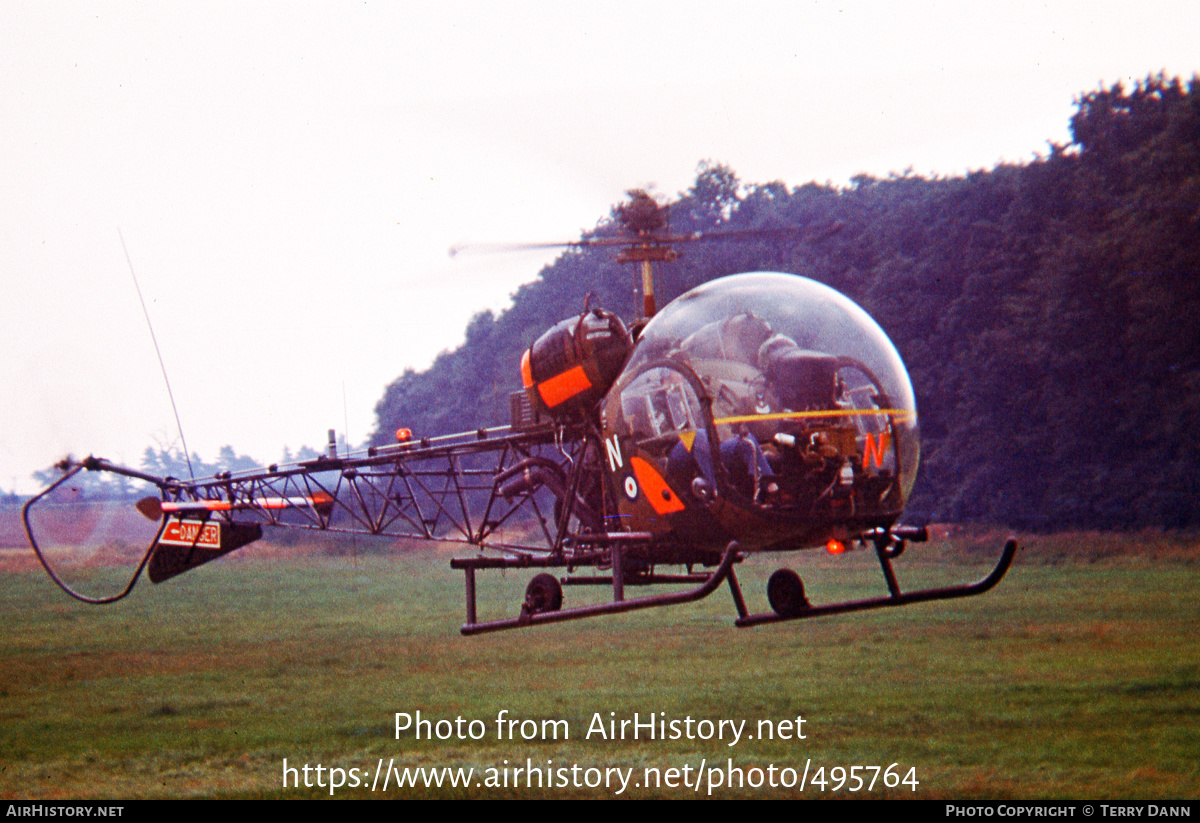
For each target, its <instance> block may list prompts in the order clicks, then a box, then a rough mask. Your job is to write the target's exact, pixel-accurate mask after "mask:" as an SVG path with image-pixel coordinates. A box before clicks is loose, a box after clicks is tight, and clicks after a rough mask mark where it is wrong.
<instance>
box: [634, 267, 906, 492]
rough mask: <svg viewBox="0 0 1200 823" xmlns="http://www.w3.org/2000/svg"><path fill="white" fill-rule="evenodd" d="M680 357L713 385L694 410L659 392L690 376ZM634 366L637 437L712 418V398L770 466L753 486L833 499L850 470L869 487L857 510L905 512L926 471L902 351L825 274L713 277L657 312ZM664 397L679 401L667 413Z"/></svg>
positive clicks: (728, 432) (726, 429)
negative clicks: (920, 472)
mask: <svg viewBox="0 0 1200 823" xmlns="http://www.w3.org/2000/svg"><path fill="white" fill-rule="evenodd" d="M672 363H674V364H678V365H677V366H672V365H670V364H672ZM675 368H678V369H679V370H681V371H689V370H690V372H691V373H692V374H693V375H694V378H695V379H694V381H692V380H689V382H694V384H695V386H696V388H697V389H700V388H702V389H703V391H702V392H697V393H696V399H695V400H694V401H693V402H690V403H688V404H687V405H688V406H690V407H691V411H690V412H689V411H688V410H687V409H686V408H684V407H683V404H682V403H681V402H680V401H679V400H675V401H674V405H673V406H672V402H671V400H670V398H669V397H668V398H667V399H666V400H665V401H663V402H659V401H657V400H656V399H655V398H654V397H652V395H654V393H655V392H658V393H660V394H661V393H662V392H663V391H664V390H665V389H666V388H669V384H672V383H678V382H679V381H678V380H675V379H674V378H672V376H671V375H670V374H668V373H667V372H669V371H671V370H672V369H675ZM664 370H665V371H664ZM623 375H624V376H623V378H622V379H621V380H620V381H619V382H618V385H617V386H616V387H615V388H616V390H617V392H618V393H619V395H620V405H616V404H614V405H613V406H612V407H611V408H612V411H613V413H614V416H616V417H618V418H621V421H620V422H619V423H618V428H623V429H625V430H626V432H628V433H629V434H631V435H632V436H635V437H654V436H658V437H662V436H663V435H665V434H668V433H670V431H671V430H674V431H683V430H684V428H685V427H688V426H691V427H695V428H700V429H703V428H706V426H704V425H700V421H699V420H696V419H695V418H696V417H701V418H703V417H704V412H701V411H699V408H698V407H705V406H706V405H707V408H708V409H710V410H711V415H712V417H711V418H710V420H709V421H708V422H709V425H710V426H711V428H708V431H710V432H712V436H714V437H716V438H717V440H719V441H720V443H721V449H722V450H728V451H731V450H732V447H729V446H728V444H729V442H730V441H731V440H732V439H734V438H740V439H741V440H742V441H744V442H748V443H750V445H749V446H744V445H743V446H740V447H739V448H740V449H741V450H742V451H743V452H745V454H744V455H743V458H742V462H743V463H754V462H756V461H757V463H758V464H760V466H761V468H760V469H753V473H754V478H755V480H754V485H753V495H755V496H759V497H761V495H764V494H765V492H763V491H762V489H766V488H777V487H780V486H782V487H783V488H784V489H785V490H786V489H793V490H794V491H793V492H792V493H786V492H785V493H784V494H782V495H780V497H781V498H783V499H785V500H787V501H788V502H787V503H786V504H782V503H780V504H776V505H777V507H778V508H780V509H783V508H789V509H791V510H792V511H793V512H794V513H802V512H805V511H808V510H810V508H811V507H813V506H816V505H817V502H818V501H821V505H827V506H832V505H833V504H832V503H830V502H829V498H831V497H833V496H834V494H833V493H832V492H831V491H830V489H831V488H832V489H833V490H834V491H836V490H837V488H839V486H838V484H839V483H840V484H841V486H842V487H844V488H845V490H846V496H847V498H848V499H850V500H852V501H853V500H855V499H859V502H857V503H855V502H850V503H846V504H845V505H846V506H848V507H850V508H854V509H855V510H856V513H858V514H866V513H867V510H873V511H874V512H875V513H877V514H879V515H884V514H885V512H892V513H894V514H895V515H898V514H899V510H900V509H901V508H902V507H903V504H904V501H906V500H907V498H908V494H909V492H910V490H911V488H912V484H913V482H914V480H915V478H916V470H917V464H918V462H919V445H918V433H917V410H916V402H915V399H914V397H913V390H912V384H911V382H910V380H909V377H908V373H907V371H906V370H905V367H904V364H903V362H902V361H901V359H900V355H899V354H898V353H897V351H896V348H895V347H894V346H893V345H892V343H891V341H890V340H889V339H888V337H887V335H886V334H885V333H884V332H883V330H882V329H881V328H880V327H879V325H878V324H877V323H876V322H875V321H874V320H873V319H871V317H870V315H868V314H867V313H866V312H865V311H864V310H863V309H862V308H861V307H859V306H858V305H857V304H856V303H854V302H853V301H852V300H850V299H849V298H848V297H846V296H845V295H843V294H840V293H839V292H837V291H835V290H834V289H832V288H829V287H828V286H825V285H823V284H821V283H817V282H816V281H814V280H810V279H808V278H805V277H799V276H797V275H791V274H782V273H778V272H754V273H749V274H740V275H733V276H730V277H725V278H721V279H718V280H713V281H710V282H708V283H706V284H704V285H702V286H699V287H697V288H695V289H693V290H691V291H689V292H687V293H686V294H684V295H683V296H681V297H679V298H677V299H676V300H674V301H672V302H671V303H670V305H668V306H667V307H666V308H665V309H664V310H663V311H662V312H661V313H660V314H659V315H657V316H656V317H654V318H653V319H652V320H651V321H650V323H648V324H647V325H646V327H645V328H644V329H643V330H642V333H641V335H640V337H639V339H638V343H637V346H636V348H635V349H634V353H633V355H632V357H631V358H630V361H629V363H628V364H627V365H626V368H625V370H624V372H623ZM673 391H674V392H675V394H676V395H678V394H679V392H678V390H673ZM705 396H706V397H707V404H705V403H701V402H699V398H700V397H705ZM643 397H645V398H646V399H645V400H643V399H642V398H643ZM656 403H657V407H660V408H663V409H665V410H666V414H659V415H658V417H657V418H656V416H655V413H654V409H655V408H656V405H655V404H656ZM643 408H645V409H648V410H649V411H647V412H645V413H641V412H640V411H639V410H641V409H643ZM672 408H677V409H680V412H679V413H672ZM697 412H699V413H697ZM663 417H665V418H667V419H666V422H663V420H662V419H659V418H663ZM643 421H649V422H643ZM701 438H702V439H704V440H707V439H710V438H709V437H707V436H705V435H703V434H701ZM705 448H706V449H707V448H709V447H708V446H707V445H705ZM712 451H714V452H715V451H717V449H716V448H715V447H714V448H713V449H712ZM759 451H761V452H762V453H763V454H762V456H761V457H756V456H755V454H756V453H757V452H759ZM707 459H709V458H708V457H707V455H704V456H703V459H702V460H700V463H701V464H704V461H705V460H707ZM718 459H719V458H718ZM716 473H717V474H720V472H716ZM727 474H728V475H729V476H736V472H734V471H733V470H730V472H727ZM784 475H786V476H787V477H788V478H791V479H790V480H787V481H786V482H785V479H784ZM777 477H778V482H775V478H777ZM767 480H770V481H771V482H769V483H768V482H767ZM789 483H790V485H789ZM805 489H808V491H807V492H806V491H804V490H805ZM864 489H868V490H869V491H863V490H864ZM880 489H884V491H880ZM864 496H865V497H866V498H869V499H865V500H864V499H860V498H864ZM764 505H766V504H764Z"/></svg>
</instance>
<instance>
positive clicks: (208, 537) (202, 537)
mask: <svg viewBox="0 0 1200 823" xmlns="http://www.w3.org/2000/svg"><path fill="white" fill-rule="evenodd" d="M158 542H159V545H163V546H185V547H187V548H191V547H192V546H200V547H201V548H205V549H219V548H221V524H220V523H202V522H200V521H199V520H168V521H167V526H166V528H164V529H163V533H162V537H160V538H159V539H158Z"/></svg>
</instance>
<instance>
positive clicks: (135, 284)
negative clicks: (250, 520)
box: [117, 229, 196, 480]
mask: <svg viewBox="0 0 1200 823" xmlns="http://www.w3.org/2000/svg"><path fill="white" fill-rule="evenodd" d="M117 236H118V237H120V238H121V251H123V252H125V262H126V263H127V264H129V276H130V277H132V278H133V287H134V288H135V289H137V296H138V301H139V302H140V303H141V304H142V316H143V317H145V318H146V328H148V329H150V340H151V342H153V343H154V353H155V354H156V355H158V367H159V368H160V369H162V376H163V382H164V383H166V384H167V397H169V398H170V400H171V411H172V412H174V413H175V427H176V428H178V429H179V441H180V442H181V443H183V458H184V460H186V461H187V467H188V474H189V475H191V478H192V479H193V480H195V479H196V472H194V471H193V470H192V456H191V454H190V453H189V452H188V445H187V438H186V437H184V436H183V424H182V423H180V422H179V409H178V407H176V405H175V393H174V392H172V391H171V381H170V379H169V378H168V377H167V366H166V364H165V363H163V358H162V351H160V350H159V348H158V338H157V337H155V336H154V324H152V323H151V322H150V312H149V311H147V310H146V298H144V297H142V287H141V286H139V285H138V279H137V275H136V274H135V273H134V271H133V261H132V260H130V259H129V249H128V248H126V247H125V235H123V234H121V230H120V229H117Z"/></svg>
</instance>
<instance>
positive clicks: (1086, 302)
mask: <svg viewBox="0 0 1200 823" xmlns="http://www.w3.org/2000/svg"><path fill="white" fill-rule="evenodd" d="M1076 104H1077V111H1076V114H1075V115H1074V116H1073V117H1072V119H1071V129H1072V135H1073V142H1072V144H1071V145H1069V146H1057V145H1052V146H1050V150H1049V153H1048V155H1047V156H1044V157H1039V158H1037V159H1035V160H1033V161H1031V162H1029V163H1026V164H1022V165H1001V166H997V167H995V168H993V169H991V170H990V171H978V172H973V173H971V174H968V175H966V176H963V177H955V178H936V179H926V178H923V177H919V176H915V175H912V174H910V173H905V174H901V175H896V174H893V175H890V176H889V177H887V178H883V179H880V178H874V177H870V176H867V175H860V176H859V177H856V178H855V179H854V180H853V182H852V185H851V186H849V187H847V188H844V189H837V188H833V187H830V186H822V185H818V184H815V183H810V184H807V185H804V186H800V187H797V188H792V189H789V188H788V187H787V186H785V185H783V184H782V183H768V184H766V185H747V184H742V183H740V182H739V181H738V180H737V178H736V176H735V175H734V173H733V171H732V170H730V169H728V168H727V167H724V166H717V165H712V164H702V165H701V167H700V170H699V174H698V176H697V178H696V182H695V184H694V185H693V186H692V188H691V189H689V190H688V191H687V192H685V193H683V194H682V195H681V196H680V199H679V200H678V201H677V202H675V203H673V204H672V206H671V227H670V228H671V230H672V231H673V232H676V233H687V232H692V231H699V230H711V229H713V228H720V229H721V230H731V231H735V232H739V231H748V230H755V231H756V232H757V233H754V234H751V235H750V236H748V237H747V236H741V235H739V236H737V239H735V240H731V241H726V242H720V243H705V244H696V245H690V246H687V247H683V248H681V251H682V252H683V254H682V256H681V257H680V259H679V260H677V261H675V262H672V263H669V264H665V265H662V266H661V267H660V268H659V272H658V287H657V288H658V293H659V300H660V305H662V304H665V302H666V301H668V300H670V299H671V298H673V297H676V296H678V295H679V294H681V293H682V292H684V291H686V290H687V289H689V288H691V287H693V286H695V285H697V284H699V283H702V282H704V281H707V280H709V279H712V278H714V277H719V276H722V275H726V274H732V273H735V272H739V271H751V270H763V269H774V270H781V271H789V272H794V273H796V274H801V275H805V276H808V277H812V278H814V279H816V280H820V281H822V282H824V283H827V284H829V285H831V286H833V287H834V288H837V289H839V290H840V291H842V292H844V293H846V294H847V295H849V296H850V297H852V298H853V299H855V300H856V301H858V302H859V303H861V304H862V305H863V307H864V308H865V309H866V310H867V311H868V312H870V313H871V314H872V315H873V316H874V317H875V318H876V320H878V321H879V323H880V325H882V326H883V327H884V329H885V330H886V331H887V333H888V334H889V335H890V336H891V338H892V340H893V341H894V342H895V343H896V346H897V348H898V349H899V350H900V353H901V355H902V356H903V357H904V359H905V362H906V363H907V364H908V367H909V370H910V372H911V374H912V378H913V384H914V386H915V387H916V390H917V398H918V406H919V408H920V411H921V429H922V435H923V449H924V452H923V453H924V459H923V465H922V470H921V476H920V479H919V480H918V485H917V488H916V490H915V492H914V496H913V500H912V502H911V506H910V516H909V517H910V519H911V520H913V521H920V520H952V521H963V520H973V521H988V522H999V523H1006V524H1009V525H1013V526H1019V527H1023V528H1034V529H1054V528H1065V527H1100V528H1113V527H1146V526H1156V527H1167V528H1180V527H1196V526H1200V471H1198V469H1197V466H1198V465H1200V447H1198V446H1197V442H1196V440H1197V437H1200V84H1198V81H1197V80H1196V79H1193V80H1192V81H1191V82H1190V83H1188V84H1186V85H1185V84H1183V83H1181V82H1180V81H1179V80H1174V79H1167V78H1164V77H1162V76H1157V77H1150V78H1147V79H1146V80H1145V81H1142V82H1140V83H1138V84H1136V85H1135V86H1133V88H1131V89H1126V88H1124V87H1123V86H1121V85H1119V84H1118V85H1116V86H1113V87H1112V88H1109V89H1100V90H1098V91H1094V92H1091V93H1088V94H1086V95H1083V96H1081V97H1080V98H1079V99H1078V100H1077V101H1076ZM615 231H616V226H615V224H614V223H613V222H612V221H609V222H606V223H603V224H601V226H600V227H599V228H598V229H597V232H596V233H597V234H598V235H601V234H607V233H613V232H615ZM614 257H615V255H614V254H613V253H612V252H611V251H608V250H603V249H600V250H590V251H584V252H578V251H573V252H569V253H567V254H564V255H563V256H562V257H561V258H559V260H557V261H556V262H555V263H554V264H553V265H551V266H548V267H547V268H546V269H545V270H543V271H542V272H541V274H540V275H539V277H538V279H537V280H536V281H535V282H533V283H530V284H529V285H527V286H524V287H522V288H521V290H520V291H518V293H517V294H516V295H515V298H514V303H513V306H512V308H510V309H508V310H507V311H505V312H503V313H502V314H500V315H499V316H498V317H497V316H493V315H492V314H490V313H486V314H482V315H479V316H478V317H476V318H475V320H474V321H473V322H472V324H471V327H470V329H469V331H468V335H467V343H466V344H465V345H464V346H463V347H461V348H460V349H458V350H456V351H454V352H449V353H446V354H443V355H442V357H441V358H439V359H438V361H437V362H436V363H435V364H434V366H433V367H432V368H431V369H430V370H428V371H426V372H423V373H419V374H418V373H414V372H407V373H406V374H405V375H404V376H402V377H401V378H400V379H398V380H397V381H396V382H395V383H393V384H392V385H391V386H389V387H388V389H387V392H386V394H385V396H384V398H383V400H381V401H380V403H379V405H378V406H377V407H376V411H377V413H378V416H379V433H378V434H377V435H376V442H386V441H387V440H388V438H389V437H390V433H391V431H392V430H393V429H395V428H396V427H397V426H399V425H403V426H407V427H409V428H412V429H413V430H414V432H419V433H421V434H436V433H444V432H449V431H461V430H466V429H470V428H474V427H478V426H482V425H494V424H497V423H503V422H506V421H507V415H508V411H507V396H508V393H509V392H510V391H513V390H515V389H517V388H519V387H520V378H519V374H518V369H517V363H518V361H519V358H520V353H521V351H522V349H524V348H525V347H526V346H528V345H529V344H530V343H531V342H532V341H533V340H534V339H535V338H536V337H537V336H538V335H539V334H540V333H541V332H542V331H544V330H545V329H546V328H548V327H549V326H550V325H552V324H553V323H554V322H556V321H558V320H560V319H562V318H564V317H568V316H570V315H571V314H574V313H577V312H579V311H580V310H581V309H582V305H583V296H584V295H585V294H587V293H588V292H589V291H591V292H595V293H596V294H597V296H598V297H599V298H600V299H601V301H602V302H603V303H604V305H605V306H607V307H609V308H612V309H614V310H616V311H618V312H621V313H631V312H632V310H631V307H632V306H634V305H635V301H636V299H637V294H636V291H635V289H634V278H635V274H634V272H633V270H632V268H631V267H626V268H624V269H623V270H622V268H621V267H619V266H618V265H617V264H616V263H614V262H613V258H614Z"/></svg>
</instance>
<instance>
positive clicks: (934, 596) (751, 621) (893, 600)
mask: <svg viewBox="0 0 1200 823" xmlns="http://www.w3.org/2000/svg"><path fill="white" fill-rule="evenodd" d="M876 552H877V553H878V555H879V562H880V565H882V567H883V571H884V577H885V579H886V581H887V584H888V591H889V594H888V596H887V597H872V598H868V599H866V600H848V601H845V602H842V603H830V604H828V605H825V606H809V607H807V608H803V609H799V610H797V611H796V613H795V614H787V615H784V614H776V613H774V612H765V613H763V614H754V615H746V614H743V615H741V616H740V617H739V618H738V619H737V621H736V622H735V625H737V626H738V627H739V628H745V627H747V626H758V625H761V624H763V623H779V622H782V621H784V620H805V619H807V618H810V617H822V616H824V615H828V614H845V613H846V612H860V611H866V610H868V609H881V608H884V607H886V606H904V605H907V604H908V603H921V602H924V601H926V600H953V599H955V598H957V597H970V596H972V595H976V594H983V593H984V592H986V591H987V590H988V589H990V588H992V587H993V586H995V585H996V584H997V583H999V582H1000V579H1001V578H1002V577H1004V575H1005V573H1006V572H1007V571H1008V569H1009V567H1010V566H1011V565H1012V561H1013V558H1014V557H1015V556H1016V554H1017V541H1016V540H1012V539H1010V540H1009V541H1008V542H1007V543H1005V544H1004V551H1003V552H1002V553H1001V554H1000V560H999V561H998V562H997V563H996V567H995V568H994V569H992V571H991V573H990V574H988V575H987V577H984V578H982V579H980V580H977V581H975V582H974V583H967V584H964V585H961V586H945V587H942V588H937V589H921V590H919V591H915V592H907V593H906V592H901V591H900V587H899V585H898V584H897V583H896V576H895V574H894V573H893V572H892V557H891V556H889V554H888V552H887V549H886V548H885V547H884V545H883V544H882V543H876Z"/></svg>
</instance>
